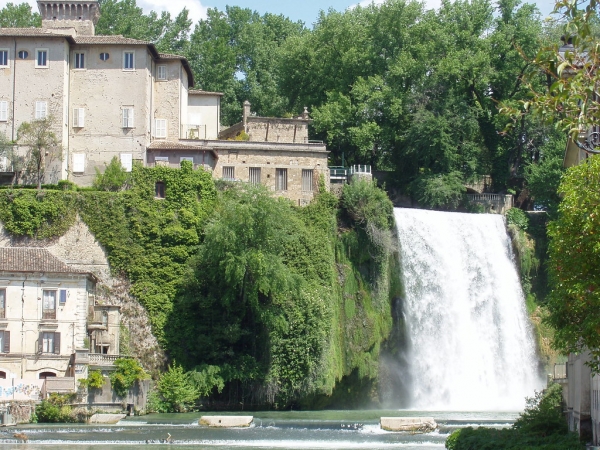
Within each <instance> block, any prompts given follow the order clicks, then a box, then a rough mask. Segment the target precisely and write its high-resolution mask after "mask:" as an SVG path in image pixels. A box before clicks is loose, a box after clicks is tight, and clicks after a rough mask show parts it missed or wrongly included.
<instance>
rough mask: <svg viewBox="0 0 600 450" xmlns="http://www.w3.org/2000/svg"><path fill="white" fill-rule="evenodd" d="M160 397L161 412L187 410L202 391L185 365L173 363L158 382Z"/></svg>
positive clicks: (157, 388) (157, 389)
mask: <svg viewBox="0 0 600 450" xmlns="http://www.w3.org/2000/svg"><path fill="white" fill-rule="evenodd" d="M156 391H157V393H158V395H159V397H160V406H159V408H160V412H186V411H189V409H190V408H191V407H192V406H193V405H194V403H195V402H196V400H197V399H198V397H199V396H200V392H199V390H198V388H197V387H196V385H195V384H194V382H193V381H192V380H191V378H190V375H189V374H188V373H185V372H184V370H183V367H181V366H178V365H177V364H172V365H171V366H169V369H168V370H167V371H166V372H164V373H163V374H162V375H161V376H160V378H159V379H158V381H157V382H156Z"/></svg>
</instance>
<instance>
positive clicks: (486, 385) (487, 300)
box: [394, 208, 543, 411]
mask: <svg viewBox="0 0 600 450" xmlns="http://www.w3.org/2000/svg"><path fill="white" fill-rule="evenodd" d="M394 214H395V218H396V223H397V227H398V237H399V241H400V253H401V267H402V281H403V284H404V288H405V299H404V305H403V310H404V319H405V323H406V330H407V335H408V336H407V337H408V348H407V349H406V352H407V354H406V360H407V361H408V372H409V375H408V380H409V386H408V388H409V389H408V391H409V392H410V401H409V402H410V406H411V407H412V408H416V409H426V410H471V411H477V410H481V411H494V410H515V411H516V410H521V409H523V407H524V406H525V397H526V396H532V395H533V394H534V391H535V390H536V389H538V390H539V389H541V388H542V387H543V384H542V381H541V379H540V376H539V374H538V369H537V367H538V361H537V357H536V351H535V344H534V338H533V333H532V328H531V324H530V323H529V320H528V317H527V312H526V309H525V302H524V298H523V292H522V290H521V284H520V280H519V276H518V274H517V270H516V267H515V264H514V260H513V254H512V249H511V245H510V239H509V237H508V235H507V233H506V229H505V226H504V220H503V217H502V216H501V215H497V214H462V213H447V212H436V211H425V210H417V209H403V208H395V211H394Z"/></svg>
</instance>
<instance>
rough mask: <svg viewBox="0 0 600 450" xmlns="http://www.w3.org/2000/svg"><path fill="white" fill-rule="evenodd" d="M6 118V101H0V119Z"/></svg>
mask: <svg viewBox="0 0 600 450" xmlns="http://www.w3.org/2000/svg"><path fill="white" fill-rule="evenodd" d="M7 120H8V102H7V101H2V102H0V121H2V122H6V121H7Z"/></svg>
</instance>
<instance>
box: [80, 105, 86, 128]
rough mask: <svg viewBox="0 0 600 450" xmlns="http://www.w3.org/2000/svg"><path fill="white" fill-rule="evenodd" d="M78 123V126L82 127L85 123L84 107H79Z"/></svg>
mask: <svg viewBox="0 0 600 450" xmlns="http://www.w3.org/2000/svg"><path fill="white" fill-rule="evenodd" d="M78 123H79V126H80V127H83V126H84V124H85V109H83V108H79V112H78Z"/></svg>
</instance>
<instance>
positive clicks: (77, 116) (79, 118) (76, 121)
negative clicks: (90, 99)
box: [73, 108, 85, 128]
mask: <svg viewBox="0 0 600 450" xmlns="http://www.w3.org/2000/svg"><path fill="white" fill-rule="evenodd" d="M84 121H85V109H84V108H74V109H73V127H74V128H81V127H83V125H84Z"/></svg>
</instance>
